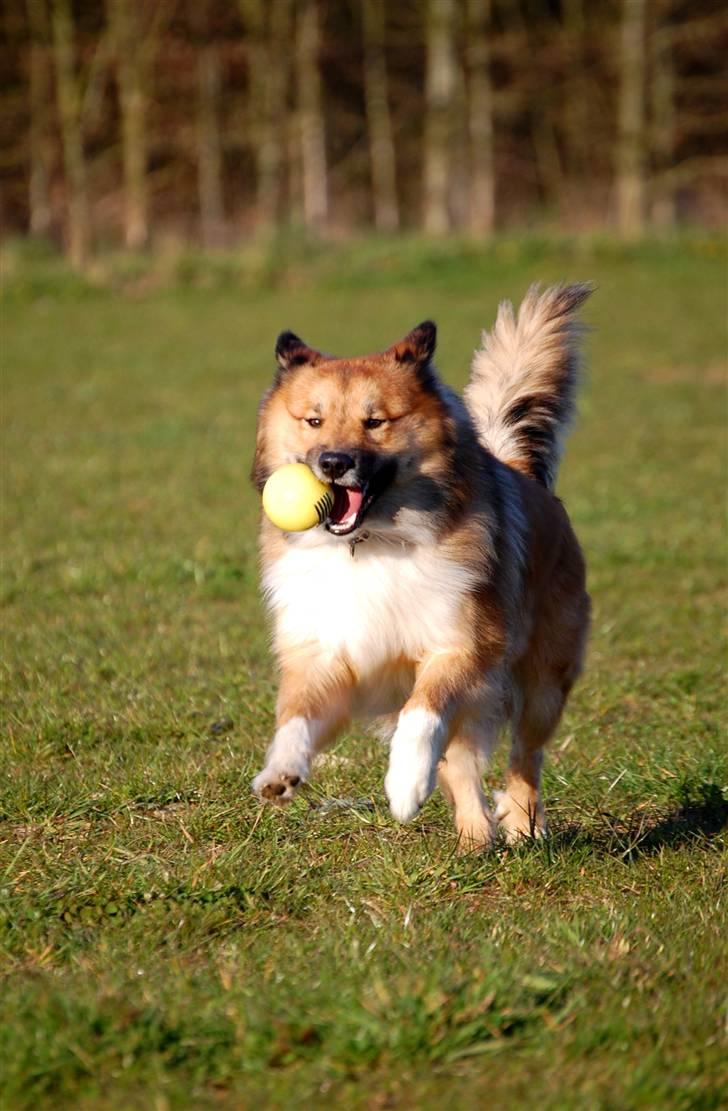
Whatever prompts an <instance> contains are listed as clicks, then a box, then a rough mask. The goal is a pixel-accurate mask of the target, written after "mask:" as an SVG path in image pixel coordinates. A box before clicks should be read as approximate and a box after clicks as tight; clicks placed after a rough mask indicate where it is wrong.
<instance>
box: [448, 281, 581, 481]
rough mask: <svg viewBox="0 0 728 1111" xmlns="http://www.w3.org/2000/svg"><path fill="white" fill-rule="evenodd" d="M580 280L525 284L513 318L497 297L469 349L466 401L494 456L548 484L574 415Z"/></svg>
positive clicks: (510, 307) (509, 308)
mask: <svg viewBox="0 0 728 1111" xmlns="http://www.w3.org/2000/svg"><path fill="white" fill-rule="evenodd" d="M592 290H593V286H591V285H587V284H576V285H558V286H551V287H550V288H549V289H545V290H543V291H541V289H540V287H539V286H538V285H533V286H531V288H530V289H529V291H528V293H527V294H526V297H525V299H524V301H523V303H522V304H521V307H520V309H519V311H518V316H517V317H516V316H515V315H514V312H513V305H512V304H511V302H510V301H504V302H503V303H502V304H501V306H500V308H499V310H498V317H497V319H496V322H495V326H494V328H493V330H492V331H491V332H490V333H488V332H483V344H482V347H481V348H480V350H479V351H476V352H475V356H474V358H473V364H472V369H471V377H470V384H469V385H468V386H467V388H466V390H465V401H466V404H467V406H468V408H469V410H470V413H471V415H472V417H473V419H474V421H475V424H476V428H477V430H478V434H479V437H480V440H481V442H482V443H483V444H484V446H485V447H486V448H487V449H488V451H490V452H491V453H492V454H493V455H495V456H496V458H498V459H500V460H501V461H502V462H503V463H507V464H508V465H509V466H511V467H515V468H516V470H519V471H523V472H524V473H525V474H528V475H530V476H531V477H532V478H535V479H537V480H538V481H539V482H541V483H543V485H544V486H546V487H547V488H548V489H552V488H553V486H554V484H555V482H556V475H557V471H558V466H559V460H560V457H561V452H562V448H563V442H564V439H565V434H566V432H567V431H568V428H569V424H570V422H571V419H572V417H573V415H574V409H575V394H576V387H577V382H578V372H579V341H580V339H581V335H582V332H583V330H584V329H583V327H582V325H580V324H579V322H578V321H577V320H576V312H577V310H578V309H579V307H580V306H581V305H582V304H583V303H584V301H586V299H587V297H588V296H589V294H590V293H591V292H592Z"/></svg>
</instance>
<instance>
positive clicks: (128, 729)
mask: <svg viewBox="0 0 728 1111" xmlns="http://www.w3.org/2000/svg"><path fill="white" fill-rule="evenodd" d="M271 257H273V256H271ZM274 263H275V265H273V264H271V265H267V264H266V266H262V267H260V268H259V269H258V270H257V271H255V273H254V274H253V276H252V277H251V272H250V271H249V269H246V268H245V267H241V266H236V265H233V263H232V262H230V263H229V265H227V266H225V267H221V266H220V264H218V265H217V269H215V268H214V266H212V267H211V269H210V273H212V275H213V277H212V279H210V280H209V281H208V280H207V278H206V277H205V275H206V273H207V272H206V270H205V267H204V264H203V261H202V260H199V259H198V260H196V263H195V266H191V265H188V266H187V269H186V270H184V268H183V270H182V271H181V272H175V274H174V275H173V276H172V278H169V276H168V280H166V281H165V282H159V281H153V282H151V283H150V282H148V281H147V279H148V277H149V272H148V270H145V265H146V264H142V263H134V264H133V265H132V264H131V263H129V264H127V265H126V267H125V269H123V275H127V276H128V275H129V274H132V275H133V279H134V280H133V282H131V283H129V282H128V281H126V278H124V280H119V281H116V280H115V279H114V275H117V276H118V274H119V270H118V268H117V269H116V270H113V272H111V271H110V272H108V273H105V274H103V275H102V278H103V280H101V278H99V276H98V275H97V280H95V281H92V282H91V283H88V282H85V281H81V280H80V279H71V278H70V277H69V276H68V275H67V274H65V272H64V271H63V270H62V268H61V267H59V266H58V264H57V263H55V262H54V261H53V260H49V259H47V258H43V257H40V258H35V259H30V260H29V259H25V260H23V259H22V258H21V259H20V261H18V259H17V258H16V259H15V261H14V262H13V265H12V266H10V267H9V269H6V274H7V281H6V297H5V306H4V310H3V325H2V332H3V344H2V346H3V356H2V361H3V369H4V387H3V398H2V401H3V406H2V409H3V414H2V415H3V421H4V458H3V507H2V508H3V533H4V560H3V586H2V598H3V604H4V625H3V629H4V633H3V642H4V643H3V647H4V652H3V662H2V680H3V696H4V720H3V744H2V750H1V752H0V762H1V765H2V766H1V768H0V773H1V778H0V917H1V919H2V933H1V934H0V973H1V975H2V988H1V989H0V992H1V995H2V999H3V1019H2V1023H1V1025H0V1106H2V1107H7V1108H22V1107H30V1106H33V1107H37V1106H41V1107H42V1106H45V1107H64V1106H74V1107H80V1108H91V1107H93V1108H112V1107H113V1108H118V1107H124V1108H127V1107H129V1108H134V1107H145V1108H146V1107H154V1108H162V1109H163V1108H175V1107H187V1106H195V1107H207V1106H215V1107H217V1106H231V1107H233V1106H234V1107H248V1106H251V1107H252V1106H255V1105H260V1104H262V1105H264V1106H271V1107H291V1108H292V1107H298V1106H302V1105H311V1106H321V1107H326V1106H334V1105H336V1106H347V1107H366V1108H381V1107H413V1106H418V1107H428V1108H429V1107H439V1106H455V1107H463V1108H470V1107H476V1106H482V1105H483V1104H485V1103H487V1104H488V1105H490V1106H493V1107H496V1108H498V1107H514V1106H515V1107H518V1106H530V1105H531V1104H532V1103H533V1104H537V1105H538V1106H539V1107H541V1108H545V1109H548V1108H554V1109H556V1108H559V1109H561V1108H584V1107H587V1108H615V1109H616V1108H620V1109H621V1108H639V1107H669V1108H680V1109H687V1108H695V1109H698V1108H699V1109H701V1111H703V1109H704V1111H707V1109H710V1108H718V1107H720V1106H724V1105H725V1103H726V1100H728V1078H727V1076H726V1071H725V1060H726V1057H725V1049H726V1046H725V1031H726V1012H725V983H726V973H727V972H728V967H727V964H728V962H726V950H725V921H726V906H725V848H726V839H725V825H726V818H727V817H728V801H727V790H726V788H727V785H728V757H727V755H726V718H725V713H724V696H725V686H724V676H725V671H724V663H725V659H724V654H723V643H724V642H723V641H722V640H721V624H722V619H723V616H724V613H725V608H724V603H725V594H724V593H722V588H723V587H724V583H725V569H726V547H725V538H724V531H723V510H724V494H725V479H726V471H725V462H726V442H725V434H726V420H725V415H726V414H725V393H724V388H723V379H722V360H723V358H724V354H725V328H724V309H725V286H724V281H725V258H724V257H722V252H721V250H720V249H719V248H717V247H716V246H715V244H712V243H710V242H701V241H684V242H677V243H672V244H669V243H668V244H653V245H647V246H645V247H644V248H642V249H629V250H623V249H618V248H615V247H612V246H610V245H609V244H607V243H599V242H593V243H584V244H574V243H569V242H564V243H561V244H552V245H549V244H546V243H541V242H537V241H523V242H518V241H516V240H512V241H509V240H503V241H499V242H498V243H496V244H495V246H494V247H493V248H492V249H491V250H490V251H488V252H478V251H476V250H474V249H473V248H469V247H468V246H467V245H463V244H461V245H458V244H454V245H444V246H441V247H428V246H427V245H424V244H419V243H410V244H406V243H405V244H403V245H399V246H398V245H396V244H395V245H393V244H391V243H389V244H387V243H384V242H373V243H371V244H368V245H359V246H358V247H357V248H356V249H354V248H345V247H342V248H339V249H337V250H334V249H331V250H328V251H322V252H320V253H318V254H317V255H316V256H315V257H314V258H313V259H312V260H311V263H310V265H309V266H306V265H305V263H304V261H303V260H302V258H299V257H298V256H296V257H295V258H294V259H293V261H290V260H289V262H288V263H286V264H282V263H280V261H278V260H275V259H274ZM140 275H141V277H140ZM562 277H565V278H592V279H594V280H596V281H597V283H598V285H599V291H598V293H597V294H596V296H595V297H594V299H593V302H592V304H591V307H590V308H589V310H588V314H587V315H588V318H589V322H590V323H591V324H592V325H593V326H594V332H593V334H592V336H591V338H590V340H589V356H590V363H591V372H590V376H589V381H588V384H587V387H586V389H585V392H584V397H583V403H582V417H581V420H580V423H579V425H578V428H577V429H576V431H575V433H574V435H573V438H572V440H571V445H570V450H569V453H568V455H567V459H566V463H565V467H564V470H563V474H562V479H561V485H560V493H561V494H562V496H563V497H564V499H565V501H566V503H567V505H568V507H569V509H570V512H571V514H572V517H573V519H574V522H575V525H576V528H577V532H578V534H579V536H580V538H581V540H582V542H583V544H584V547H585V549H586V552H587V557H588V560H589V567H590V586H591V592H592V595H593V599H594V608H595V620H594V630H593V636H592V642H591V650H590V658H589V664H588V669H587V671H586V674H585V676H584V678H583V680H582V681H581V683H580V685H579V687H578V689H577V690H576V691H575V693H574V696H573V699H572V701H571V703H570V708H569V711H568V713H567V716H566V719H565V721H564V724H563V726H562V728H561V731H560V734H559V736H558V738H557V740H556V742H555V744H554V745H553V747H552V750H551V753H550V759H549V761H548V769H547V773H546V783H545V792H546V800H547V806H548V810H549V815H550V818H551V825H552V828H553V836H552V838H551V839H550V840H549V841H548V842H547V843H545V844H540V845H537V846H534V847H527V848H523V849H521V850H518V851H505V850H500V851H498V852H497V853H493V854H489V855H481V856H477V855H476V856H467V857H459V856H457V855H456V854H455V852H454V848H455V846H454V839H453V833H452V831H451V826H450V819H449V815H448V814H447V811H446V807H445V805H444V803H443V802H442V801H441V800H440V799H439V798H435V799H433V800H432V801H431V802H430V803H429V804H428V805H427V807H426V808H425V810H424V811H423V813H422V815H421V818H420V820H418V821H417V822H415V823H414V824H413V825H412V826H409V827H398V826H396V825H395V824H394V823H393V822H392V820H391V819H390V818H389V816H388V813H387V810H386V807H385V805H384V798H383V789H382V779H383V775H384V769H385V760H386V753H385V752H384V751H383V750H382V749H381V747H380V746H379V745H378V744H377V743H376V742H374V741H372V740H371V739H368V738H367V737H366V736H365V735H364V734H363V733H361V732H355V733H352V734H351V735H350V736H348V737H347V738H345V739H344V740H343V741H342V742H341V744H340V745H339V746H338V747H337V748H336V749H335V750H334V752H333V754H332V755H331V756H329V757H328V759H327V760H326V761H325V763H324V764H323V765H322V767H321V769H320V772H319V775H318V777H317V779H316V781H315V783H313V784H312V785H311V787H310V788H309V789H308V791H307V793H306V794H305V795H304V796H303V797H302V798H301V799H300V800H298V801H296V802H295V803H294V804H293V806H292V807H291V808H290V809H289V810H288V811H286V812H279V811H277V810H274V809H260V808H259V806H258V805H257V803H256V802H255V801H254V800H253V799H252V798H251V797H250V794H249V787H248V784H249V780H250V778H251V776H252V774H253V772H254V771H255V770H257V769H258V767H259V766H260V761H261V756H262V753H263V750H264V747H265V745H266V743H267V740H268V738H269V735H270V730H271V726H272V720H273V703H274V696H275V675H274V670H273V666H272V663H271V658H270V654H269V650H268V640H267V633H266V622H265V616H264V613H263V611H262V608H261V605H260V602H259V599H258V594H257V582H256V579H257V568H256V548H255V532H256V519H257V512H258V507H257V504H256V497H255V496H254V494H253V492H252V490H251V488H250V487H249V486H248V485H247V470H248V466H249V460H250V454H251V442H252V434H253V428H254V421H255V407H256V401H257V398H258V396H259V395H260V393H261V391H262V389H263V388H264V386H265V384H266V383H267V381H268V379H269V376H270V374H271V370H272V357H271V352H272V345H273V341H274V338H275V336H276V334H277V332H278V331H280V330H282V329H283V328H284V327H292V328H294V329H295V330H296V331H299V332H300V333H302V334H303V335H304V336H305V337H306V338H307V339H309V340H310V342H312V343H314V344H320V345H321V346H323V347H324V348H327V349H330V350H336V351H341V352H352V353H355V352H361V351H364V350H371V349H373V348H378V347H381V346H383V345H385V344H387V343H389V342H391V341H392V340H394V339H395V338H396V337H398V336H399V335H400V334H403V333H404V332H405V331H406V330H407V329H408V328H409V327H411V326H412V325H414V324H415V323H416V322H417V321H418V320H421V319H424V318H425V317H427V316H433V317H435V318H436V319H437V320H438V322H439V324H440V335H441V343H440V355H439V365H440V367H441V369H442V371H443V373H444V374H445V376H446V377H447V378H448V379H449V380H450V381H451V382H453V383H455V384H457V385H462V383H463V381H464V376H465V371H466V367H467V364H468V360H469V356H470V353H471V351H472V349H473V347H474V346H475V344H476V342H477V337H478V333H479V329H480V328H481V327H482V326H484V325H486V324H488V322H489V321H491V320H492V318H493V314H494V310H495V306H496V303H497V300H498V299H499V298H500V297H502V296H512V297H518V296H520V295H521V294H522V292H523V291H524V289H525V287H526V286H527V284H528V283H529V282H530V281H531V280H533V279H536V278H539V279H542V280H552V279H555V278H562ZM145 282H146V284H145ZM140 283H141V284H140ZM142 290H146V293H145V296H143V297H142V296H141V291H142ZM502 759H503V758H502V755H501V757H500V758H499V761H498V762H497V765H496V766H495V767H494V768H493V770H492V772H491V773H489V776H488V779H489V785H490V786H491V787H492V786H497V785H498V783H499V779H500V774H501V771H502ZM337 799H338V800H348V801H344V802H343V803H342V804H341V805H339V804H337V803H336V802H335V801H333V800H337Z"/></svg>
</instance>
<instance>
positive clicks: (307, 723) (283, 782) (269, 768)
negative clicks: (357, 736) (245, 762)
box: [253, 663, 351, 803]
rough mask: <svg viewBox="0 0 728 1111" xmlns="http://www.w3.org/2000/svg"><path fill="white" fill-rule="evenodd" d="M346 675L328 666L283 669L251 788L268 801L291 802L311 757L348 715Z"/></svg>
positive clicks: (348, 686) (335, 731)
mask: <svg viewBox="0 0 728 1111" xmlns="http://www.w3.org/2000/svg"><path fill="white" fill-rule="evenodd" d="M350 688H351V684H350V680H349V677H348V675H347V674H346V673H345V672H343V671H339V670H337V669H336V668H334V667H332V666H330V665H329V666H327V667H322V666H317V664H316V663H313V664H310V665H309V666H308V667H306V668H303V667H299V666H297V667H294V668H291V667H290V666H289V667H287V668H286V667H284V670H283V674H282V679H281V688H280V692H279V696H278V708H277V714H276V732H275V735H274V737H273V741H272V742H271V744H270V747H269V748H268V753H267V759H266V764H265V767H264V768H263V770H262V772H259V773H258V775H256V777H255V779H254V780H253V790H254V791H255V793H256V794H257V795H259V796H260V798H262V799H266V800H267V801H268V802H276V803H285V802H290V800H291V799H292V798H293V796H294V794H295V793H296V790H297V788H298V787H299V786H300V785H301V784H302V783H304V782H305V781H306V780H307V779H308V776H309V772H310V769H311V763H312V762H313V758H314V756H316V754H317V753H318V752H321V751H322V750H323V749H324V748H325V747H326V745H327V744H330V743H331V742H332V741H333V739H334V737H335V736H336V734H337V732H338V731H339V730H340V729H341V728H342V726H343V725H344V724H345V723H346V721H347V719H348V716H349V715H348V706H349V692H350Z"/></svg>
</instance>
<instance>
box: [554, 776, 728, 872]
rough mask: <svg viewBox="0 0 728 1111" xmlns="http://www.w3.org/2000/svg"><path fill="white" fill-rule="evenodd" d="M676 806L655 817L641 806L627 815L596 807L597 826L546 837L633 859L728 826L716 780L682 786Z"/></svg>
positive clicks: (560, 844)
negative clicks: (617, 814)
mask: <svg viewBox="0 0 728 1111" xmlns="http://www.w3.org/2000/svg"><path fill="white" fill-rule="evenodd" d="M678 797H679V800H680V801H679V804H678V806H677V807H676V808H675V809H674V810H672V811H671V812H669V813H668V814H665V815H663V816H662V817H660V818H658V819H657V820H655V818H654V816H651V815H650V814H649V813H648V812H646V811H644V810H640V811H636V812H635V813H634V814H632V815H630V816H629V817H628V818H627V819H624V818H619V817H617V816H616V815H614V814H610V813H609V812H608V811H604V810H602V809H597V811H596V812H595V813H594V814H593V820H596V822H597V823H598V825H597V828H590V829H586V828H584V826H569V827H568V828H566V829H564V830H561V831H559V832H557V833H556V834H555V835H554V836H553V837H551V838H549V841H550V842H551V845H552V846H553V847H564V848H573V847H575V846H577V845H582V846H585V847H588V848H590V849H592V850H593V851H595V852H599V853H603V854H606V855H609V856H620V857H622V858H623V859H626V860H634V859H637V858H638V857H640V856H649V855H652V854H654V853H658V852H659V851H660V850H661V849H663V848H671V849H675V848H680V847H681V846H683V845H689V844H693V843H694V842H695V841H697V840H706V839H708V840H709V839H711V838H713V837H715V836H717V835H718V834H719V833H721V832H722V831H723V830H725V829H726V828H727V827H728V799H727V798H726V797H725V794H724V792H723V789H722V788H721V787H720V785H719V784H717V783H699V784H696V785H694V786H689V787H688V786H686V787H683V788H682V789H681V790H680V792H679V795H678Z"/></svg>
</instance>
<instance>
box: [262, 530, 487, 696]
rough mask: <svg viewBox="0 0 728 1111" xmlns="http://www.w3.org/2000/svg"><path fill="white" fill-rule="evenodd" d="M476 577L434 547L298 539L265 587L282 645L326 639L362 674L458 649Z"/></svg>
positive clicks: (325, 646)
mask: <svg viewBox="0 0 728 1111" xmlns="http://www.w3.org/2000/svg"><path fill="white" fill-rule="evenodd" d="M474 581H475V575H474V573H473V572H471V571H470V570H468V569H467V568H464V567H461V566H459V565H458V564H457V563H455V562H453V561H452V560H450V559H446V558H445V557H444V556H443V555H442V554H441V553H440V552H438V550H437V549H436V548H433V547H428V548H425V549H420V548H414V549H401V550H400V549H398V548H391V547H385V546H380V545H377V546H376V547H374V545H373V544H372V546H371V547H369V542H368V543H366V544H362V545H361V549H360V550H357V552H356V555H355V556H353V557H352V555H351V553H350V551H349V547H348V545H346V544H341V543H340V542H336V541H332V540H331V539H330V538H323V537H322V538H321V542H319V543H311V542H309V541H308V538H307V539H306V541H305V542H303V543H301V542H299V541H298V540H296V541H294V542H292V543H291V545H290V547H289V549H288V551H287V552H286V553H285V554H284V555H283V556H282V557H281V558H280V559H278V560H277V561H276V562H275V563H274V564H273V565H272V566H271V567H269V568H268V569H267V571H266V572H265V575H264V582H263V586H264V589H265V592H266V595H267V598H268V600H269V603H270V605H271V608H272V609H273V611H274V613H275V616H276V634H277V636H276V639H277V642H278V646H279V647H284V648H285V647H295V646H304V645H311V644H312V643H314V644H315V643H318V645H319V646H320V649H321V651H322V652H323V653H324V654H327V655H330V656H331V657H332V658H341V657H342V656H343V657H344V658H346V659H347V660H348V661H349V662H350V663H351V664H352V665H353V667H354V668H355V669H356V671H357V674H358V676H359V678H360V679H362V678H365V677H366V676H367V675H371V674H373V673H375V672H376V671H377V670H378V669H379V668H382V667H383V666H385V665H386V664H388V663H389V662H390V661H392V660H396V659H399V658H403V657H404V658H407V659H419V658H421V657H422V656H423V655H426V654H428V653H430V652H434V651H437V650H438V649H442V650H447V649H452V648H456V647H457V646H458V645H459V643H460V642H461V640H462V633H461V630H460V628H459V618H460V612H461V602H462V600H463V598H464V596H465V595H466V593H467V592H468V591H469V590H470V589H471V588H472V586H473V585H474Z"/></svg>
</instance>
